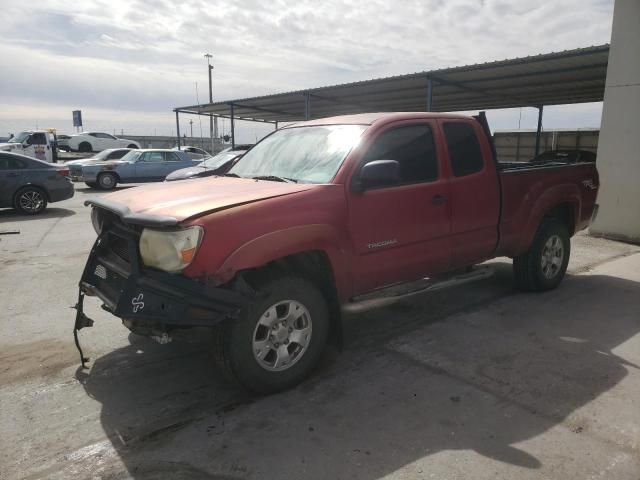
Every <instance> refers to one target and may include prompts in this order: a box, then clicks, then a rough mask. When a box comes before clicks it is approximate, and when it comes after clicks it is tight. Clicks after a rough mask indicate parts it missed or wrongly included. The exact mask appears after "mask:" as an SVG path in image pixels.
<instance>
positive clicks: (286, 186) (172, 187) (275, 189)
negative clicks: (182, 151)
mask: <svg viewBox="0 0 640 480" xmlns="http://www.w3.org/2000/svg"><path fill="white" fill-rule="evenodd" d="M315 187H316V185H312V184H296V183H283V182H271V181H267V180H253V179H248V178H233V177H206V178H202V179H200V178H198V179H193V180H189V181H185V182H163V183H157V184H153V185H145V186H142V187H135V188H127V189H124V190H121V191H119V192H115V193H112V194H109V195H106V196H104V197H101V198H102V199H104V200H105V205H101V206H103V207H105V208H109V207H107V206H106V204H111V205H112V206H117V207H120V208H118V210H120V209H122V210H128V215H127V216H128V217H129V218H130V220H131V221H133V222H134V223H136V221H135V218H136V217H139V218H143V217H144V218H145V219H147V220H148V221H145V222H144V223H153V219H152V218H150V217H152V216H158V217H162V218H164V219H165V221H164V222H163V223H164V224H170V223H172V222H170V221H168V222H167V221H166V220H167V219H175V220H176V222H181V221H183V220H186V219H187V218H192V217H199V216H202V215H205V214H207V213H211V212H214V211H216V210H224V209H227V208H230V207H234V206H237V205H243V204H246V203H251V202H256V201H258V200H265V199H268V198H273V197H279V196H283V195H291V194H293V193H298V192H303V191H305V190H310V189H312V188H315ZM100 200H101V199H100V198H98V199H95V204H97V205H100V203H101V202H100ZM89 203H94V202H93V201H91V202H89ZM122 207H124V208H122ZM112 209H113V208H112ZM114 210H115V209H114Z"/></svg>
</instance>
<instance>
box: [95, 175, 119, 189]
mask: <svg viewBox="0 0 640 480" xmlns="http://www.w3.org/2000/svg"><path fill="white" fill-rule="evenodd" d="M117 184H118V177H117V176H116V174H115V173H111V172H105V173H101V174H100V175H98V188H99V189H100V190H112V189H114V188H115V187H116V185H117Z"/></svg>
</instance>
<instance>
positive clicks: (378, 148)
mask: <svg viewBox="0 0 640 480" xmlns="http://www.w3.org/2000/svg"><path fill="white" fill-rule="evenodd" d="M375 160H395V161H396V162H398V163H399V164H400V181H399V182H398V183H397V184H407V183H421V182H430V181H433V180H436V179H437V178H438V158H437V155H436V149H435V144H434V141H433V132H432V131H431V127H430V126H429V125H408V126H405V127H398V128H394V129H392V130H387V131H386V132H383V133H381V134H380V136H379V137H378V138H376V139H375V140H374V143H373V144H372V145H371V147H370V148H369V150H368V151H367V153H366V154H365V156H364V161H363V166H364V165H366V164H367V163H369V162H373V161H375ZM387 186H388V185H387Z"/></svg>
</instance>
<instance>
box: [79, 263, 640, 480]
mask: <svg viewBox="0 0 640 480" xmlns="http://www.w3.org/2000/svg"><path fill="white" fill-rule="evenodd" d="M505 279H506V276H504V275H503V276H498V277H497V278H496V279H495V280H494V281H493V282H488V284H490V285H489V286H487V287H486V288H485V291H484V294H483V295H484V297H485V299H486V298H491V297H492V296H494V295H495V294H496V293H497V292H500V291H502V293H503V294H504V289H508V288H509V287H508V286H507V283H505V282H506V280H505ZM480 290H482V289H480ZM469 291H471V289H469V288H466V289H458V290H456V291H450V293H448V294H447V295H440V296H426V297H421V298H419V299H416V300H415V301H413V302H411V303H410V304H404V305H402V304H401V305H400V306H397V307H395V308H394V309H387V310H384V311H380V312H376V313H375V314H371V315H370V316H364V315H363V316H360V317H359V318H357V319H352V320H351V321H350V323H349V326H348V327H347V330H348V335H347V338H348V339H349V340H348V344H347V345H346V349H345V352H344V353H342V354H340V355H336V354H335V353H333V354H331V353H330V354H328V355H327V358H326V359H325V362H324V364H323V366H322V367H321V368H320V369H319V371H318V372H316V374H315V375H314V376H313V377H312V378H310V379H309V380H308V381H306V382H305V383H303V384H302V385H301V386H299V387H298V388H296V389H294V390H291V391H289V392H285V393H282V394H279V395H273V396H270V397H250V396H247V395H246V394H244V393H242V392H241V391H240V390H238V389H236V388H234V387H231V386H229V385H228V384H226V383H224V382H223V381H222V380H220V379H219V378H218V377H217V376H216V375H215V374H213V373H212V372H211V370H210V362H209V360H208V351H207V350H208V343H207V342H206V341H203V340H202V336H200V339H199V340H198V339H196V340H192V341H190V342H187V341H184V342H179V343H175V344H173V345H172V346H171V347H170V348H166V347H164V348H163V347H161V346H158V345H155V344H153V343H150V342H149V341H147V340H146V339H140V338H135V337H133V336H132V337H131V340H132V343H131V345H129V346H127V347H125V348H122V349H119V350H117V351H114V352H112V353H110V354H108V355H105V356H103V357H101V358H98V359H97V360H96V361H95V364H94V366H93V369H92V371H91V373H90V375H88V376H85V375H83V374H79V378H80V380H81V381H82V382H83V384H84V387H85V389H86V392H87V394H88V395H90V396H91V397H92V398H94V399H96V400H97V401H99V402H101V404H102V413H101V421H102V425H103V428H104V430H105V432H106V433H107V435H108V437H109V439H110V441H111V443H112V444H113V446H114V447H115V449H116V451H117V453H118V455H119V456H120V458H121V459H122V461H123V462H124V464H125V465H126V468H127V470H128V475H130V476H131V477H133V478H136V479H149V478H215V479H222V478H274V479H276V478H277V479H289V478H291V479H294V478H295V479H298V478H318V479H326V478H361V479H367V480H369V479H370V480H373V479H377V478H380V477H382V476H384V475H387V474H389V473H392V472H395V471H396V470H398V469H399V468H402V467H405V466H407V465H409V464H411V463H412V462H416V461H417V460H420V459H424V458H425V457H429V456H431V455H434V454H436V453H439V452H443V451H447V450H461V449H465V450H474V451H475V452H477V453H478V454H480V455H482V456H484V457H487V458H489V459H492V460H494V461H496V462H502V463H505V464H510V465H516V466H519V467H524V468H526V469H532V470H536V469H539V468H541V467H542V466H543V462H542V460H541V459H540V458H537V457H536V455H534V454H532V453H529V452H526V451H524V450H522V449H521V448H517V447H515V446H514V444H516V443H518V442H522V441H525V440H528V439H531V438H533V437H535V436H538V435H540V434H542V433H544V432H546V431H548V430H549V429H551V428H553V427H555V426H557V425H558V424H560V423H562V422H564V421H565V420H566V419H567V418H568V417H569V416H570V415H571V414H572V413H573V412H575V411H576V409H578V408H580V407H582V406H584V405H585V404H587V403H589V402H591V401H592V400H593V399H594V398H596V397H598V396H599V395H601V394H602V393H604V392H606V391H608V390H609V389H611V388H612V387H613V386H615V385H616V384H618V383H619V382H620V381H621V380H622V379H623V378H624V377H625V376H626V375H627V369H629V368H633V369H635V368H638V367H637V366H636V365H633V364H631V363H630V362H628V361H625V360H624V359H622V358H620V357H618V356H616V355H615V354H613V353H612V349H614V348H615V347H616V346H618V345H620V344H622V343H623V342H625V341H626V340H627V339H629V338H630V337H632V336H634V335H635V334H637V333H638V331H639V330H640V321H639V320H638V318H637V311H638V300H637V299H639V298H640V284H638V283H636V282H631V281H628V280H622V279H618V278H614V277H608V276H597V275H592V276H590V275H584V276H575V277H568V278H567V279H566V281H565V283H564V284H563V286H562V287H561V288H560V289H558V290H556V291H554V292H550V293H545V294H539V295H520V294H519V295H512V296H510V297H507V298H505V299H504V300H501V301H500V302H498V304H493V305H490V306H488V307H487V306H485V307H480V308H479V309H478V308H476V309H474V311H472V312H469V314H468V315H464V316H455V315H454V316H453V317H452V316H449V317H447V314H450V313H451V312H455V306H454V307H450V308H453V310H451V309H449V310H446V309H445V308H444V307H442V306H441V305H440V304H439V302H444V301H447V302H448V304H449V305H451V304H452V303H454V304H455V303H457V304H458V305H460V304H466V305H469V304H470V302H469V299H468V298H466V295H473V293H467V292H469ZM481 296H482V295H480V296H479V298H480V297H481ZM472 303H473V301H472V302H471V304H472ZM485 303H486V301H485ZM434 305H435V306H434ZM611 305H615V306H616V307H615V310H612V309H611V308H610V306H611ZM434 311H435V313H434ZM383 319H385V322H386V325H387V326H386V327H383V326H381V325H380V322H382V320H383ZM367 320H370V321H371V322H372V329H373V330H372V331H373V332H374V333H373V334H370V333H369V331H368V330H366V329H365V328H366V322H367ZM440 320H442V321H440ZM434 322H435V323H434ZM395 327H398V328H399V331H400V332H401V333H393V331H394V328H395ZM354 329H355V330H354ZM576 428H578V427H576ZM579 428H580V429H582V428H585V429H588V428H589V425H587V424H585V425H582V426H580V427H579ZM452 468H453V467H452ZM458 473H460V471H458Z"/></svg>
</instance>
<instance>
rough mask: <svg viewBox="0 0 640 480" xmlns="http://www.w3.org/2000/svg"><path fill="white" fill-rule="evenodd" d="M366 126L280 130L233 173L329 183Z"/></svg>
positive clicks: (241, 162)
mask: <svg viewBox="0 0 640 480" xmlns="http://www.w3.org/2000/svg"><path fill="white" fill-rule="evenodd" d="M366 128H367V126H366V125H321V126H312V127H294V128H285V129H283V130H278V131H277V132H275V133H273V134H271V135H270V136H268V137H267V138H265V139H264V140H262V141H261V142H260V143H258V144H257V145H256V146H255V147H253V148H252V149H251V150H249V151H248V152H247V153H246V154H245V155H244V156H243V157H242V158H241V159H240V161H239V162H238V163H236V164H235V166H234V167H233V168H232V169H231V170H230V172H229V173H235V174H236V175H239V176H241V177H249V178H253V177H271V178H276V177H280V178H283V179H290V180H294V181H296V182H303V183H327V182H329V181H331V179H332V178H333V177H334V175H335V174H336V173H337V171H338V168H340V165H341V164H342V162H343V161H344V159H345V157H346V156H347V154H348V153H349V152H350V151H351V149H352V148H353V147H355V146H356V145H357V144H358V142H359V141H360V136H361V135H362V132H364V131H365V129H366Z"/></svg>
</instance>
